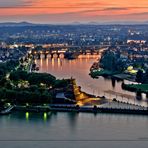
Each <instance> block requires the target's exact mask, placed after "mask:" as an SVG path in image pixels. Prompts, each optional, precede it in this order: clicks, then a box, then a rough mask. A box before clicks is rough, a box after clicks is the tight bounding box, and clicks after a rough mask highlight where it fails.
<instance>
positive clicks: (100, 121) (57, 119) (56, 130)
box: [0, 112, 148, 148]
mask: <svg viewBox="0 0 148 148" xmlns="http://www.w3.org/2000/svg"><path fill="white" fill-rule="evenodd" d="M25 121H26V122H25ZM147 126H148V117H147V116H136V115H118V114H116V115H114V114H89V113H54V112H51V113H29V120H28V119H26V113H23V112H20V113H17V112H14V113H12V114H11V115H8V116H1V117H0V131H1V132H0V139H1V146H9V147H10V146H11V147H12V146H13V147H16V146H17V147H18V144H19V145H21V147H22V148H26V145H28V146H30V147H31V146H34V144H36V147H37V148H38V147H40V144H41V143H42V144H43V145H45V146H48V147H50V146H53V147H57V146H58V147H59V146H61V144H62V147H66V146H67V144H68V143H69V142H70V143H71V144H73V145H75V146H76V145H77V147H78V148H79V147H80V148H81V147H82V145H83V144H84V143H87V144H86V145H85V147H86V148H89V147H90V146H92V144H94V146H95V147H98V144H100V142H102V144H103V145H105V146H111V145H112V144H113V143H110V140H115V143H118V140H123V141H124V140H125V141H124V144H123V145H121V146H120V147H121V148H122V147H123V148H124V147H125V144H127V143H129V141H126V140H135V141H136V140H137V139H139V138H142V137H145V138H147V137H148V132H147ZM2 140H4V142H2ZM6 140H10V141H7V142H5V141H6ZM55 140H57V141H55ZM95 140H96V141H95ZM100 140H102V141H100ZM104 140H109V141H104ZM54 141H55V142H54ZM64 141H65V142H64ZM116 141H117V142H116ZM63 142H64V143H63ZM90 143H91V145H90ZM140 143H141V146H140V147H142V146H144V145H145V143H144V141H142V142H140ZM96 144H97V145H96ZM133 145H137V143H136V142H134V143H133ZM94 146H93V147H94ZM67 148H68V147H67Z"/></svg>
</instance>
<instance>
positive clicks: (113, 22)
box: [0, 21, 148, 27]
mask: <svg viewBox="0 0 148 148" xmlns="http://www.w3.org/2000/svg"><path fill="white" fill-rule="evenodd" d="M140 24H143V25H148V21H144V22H138V21H137V22H136V21H111V22H107V21H106V22H93V21H92V22H85V23H84V22H72V23H69V24H64V25H140ZM49 25H63V24H58V23H57V24H35V23H30V22H4V23H0V27H23V26H49Z"/></svg>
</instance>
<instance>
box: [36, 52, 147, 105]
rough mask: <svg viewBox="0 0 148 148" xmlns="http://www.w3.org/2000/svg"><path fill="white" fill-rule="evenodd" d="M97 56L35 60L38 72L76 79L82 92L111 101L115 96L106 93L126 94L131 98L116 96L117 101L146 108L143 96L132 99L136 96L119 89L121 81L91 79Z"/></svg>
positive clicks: (101, 78)
mask: <svg viewBox="0 0 148 148" xmlns="http://www.w3.org/2000/svg"><path fill="white" fill-rule="evenodd" d="M97 58H98V56H97V55H93V56H91V55H81V56H79V58H78V59H75V60H66V59H64V58H56V57H55V58H53V59H51V58H50V57H49V58H48V59H44V58H42V59H40V60H36V63H37V65H38V66H39V67H40V72H47V73H51V74H53V75H55V76H56V77H57V78H60V79H62V78H70V77H73V78H76V80H77V84H78V85H79V86H81V88H82V90H83V91H85V92H87V93H90V94H94V95H96V96H98V95H99V96H104V95H105V96H106V97H107V98H109V99H113V98H115V97H116V96H114V95H110V94H107V93H106V91H108V90H112V91H114V92H118V93H122V94H128V95H130V96H133V98H129V99H128V98H122V97H120V96H118V100H122V101H125V102H127V101H129V102H130V103H136V104H141V105H143V106H147V102H146V96H145V95H144V94H143V95H142V97H143V99H140V100H139V99H134V98H136V94H135V93H132V92H129V91H125V90H123V89H122V88H121V84H122V82H121V81H116V82H113V81H112V80H110V79H105V78H103V77H100V78H99V79H92V78H91V77H90V76H89V69H90V67H91V65H92V64H93V63H94V62H95V61H96V60H97Z"/></svg>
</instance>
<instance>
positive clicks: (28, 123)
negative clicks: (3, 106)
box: [0, 57, 148, 148]
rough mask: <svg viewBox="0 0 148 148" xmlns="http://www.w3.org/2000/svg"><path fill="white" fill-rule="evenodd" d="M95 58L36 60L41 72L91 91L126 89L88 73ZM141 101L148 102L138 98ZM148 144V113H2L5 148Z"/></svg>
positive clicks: (0, 141)
mask: <svg viewBox="0 0 148 148" xmlns="http://www.w3.org/2000/svg"><path fill="white" fill-rule="evenodd" d="M95 60H96V57H93V58H90V57H87V58H86V57H85V58H82V57H81V58H78V59H76V60H73V61H68V60H66V59H56V58H55V59H52V60H51V59H50V58H49V59H46V60H45V59H41V60H37V61H36V62H37V64H38V65H39V66H40V71H41V72H48V73H51V74H54V75H55V76H57V77H58V78H65V77H66V78H69V77H71V76H72V77H74V78H76V79H77V83H78V85H80V86H81V87H82V90H84V91H86V92H88V93H92V94H95V95H104V91H106V90H114V91H117V92H121V93H124V91H123V90H122V89H121V86H120V85H121V82H116V84H115V85H114V84H113V85H112V82H111V81H110V80H106V79H104V78H99V79H97V80H96V79H91V78H90V77H89V75H88V73H89V68H90V66H91V64H92V63H93V62H94V61H95ZM125 93H128V92H125ZM130 95H135V94H133V93H130ZM125 101H126V100H125ZM131 101H133V100H131ZM141 102H142V104H144V103H145V101H144V100H142V101H140V100H139V101H138V100H136V103H141ZM147 144H148V117H147V116H142V115H120V114H89V113H53V112H52V113H50V112H49V113H41V114H39V113H38V114H37V113H28V112H27V113H24V112H19V113H18V112H14V113H12V114H10V115H7V116H0V145H1V146H2V147H5V148H7V147H10V148H26V147H27V148H41V147H48V148H90V147H91V148H99V147H100V148H108V147H111V148H112V147H113V148H119V147H120V148H125V147H127V148H131V147H140V148H147ZM1 146H0V147H1Z"/></svg>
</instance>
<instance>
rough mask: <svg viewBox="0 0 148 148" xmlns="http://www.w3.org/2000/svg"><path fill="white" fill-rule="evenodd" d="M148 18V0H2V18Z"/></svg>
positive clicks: (64, 20) (54, 20) (50, 20)
mask: <svg viewBox="0 0 148 148" xmlns="http://www.w3.org/2000/svg"><path fill="white" fill-rule="evenodd" d="M6 21H13V22H14V21H17V22H19V21H29V22H35V23H71V22H112V21H116V22H118V21H122V22H123V21H148V0H73V1H71V0H0V22H6Z"/></svg>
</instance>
